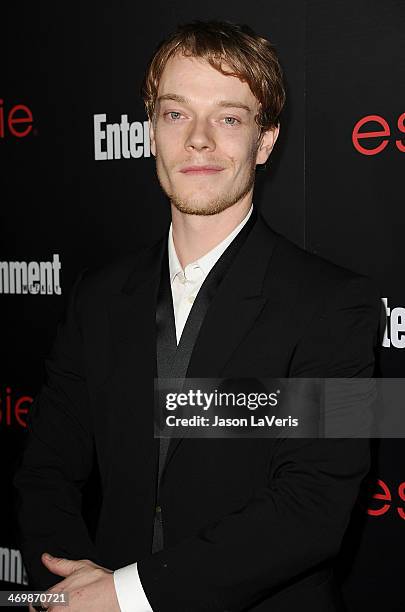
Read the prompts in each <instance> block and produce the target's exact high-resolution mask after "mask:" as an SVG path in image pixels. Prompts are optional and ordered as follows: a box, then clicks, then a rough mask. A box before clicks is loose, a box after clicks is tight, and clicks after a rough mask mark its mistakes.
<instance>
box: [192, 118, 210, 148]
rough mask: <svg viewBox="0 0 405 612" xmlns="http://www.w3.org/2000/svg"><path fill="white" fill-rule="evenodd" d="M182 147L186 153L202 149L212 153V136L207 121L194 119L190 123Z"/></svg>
mask: <svg viewBox="0 0 405 612" xmlns="http://www.w3.org/2000/svg"><path fill="white" fill-rule="evenodd" d="M184 146H185V149H186V150H187V151H192V150H195V151H201V150H204V149H207V150H209V151H213V150H214V149H215V140H214V135H213V133H212V127H211V126H210V125H209V123H208V121H206V120H204V119H199V120H198V119H195V120H194V121H193V122H192V124H191V125H190V128H189V131H188V133H187V136H186V141H185V144H184Z"/></svg>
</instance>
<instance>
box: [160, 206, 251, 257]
mask: <svg viewBox="0 0 405 612" xmlns="http://www.w3.org/2000/svg"><path fill="white" fill-rule="evenodd" d="M251 204H252V199H251V197H250V198H249V199H246V200H245V199H244V200H241V201H240V202H237V203H236V204H234V205H233V206H230V207H229V208H227V209H226V210H223V211H222V212H220V213H218V214H216V215H188V214H185V213H182V212H180V211H179V210H178V209H177V208H176V207H175V206H173V204H172V205H171V208H172V231H173V242H174V247H175V249H176V253H177V257H178V259H179V262H180V264H181V266H182V268H183V269H184V268H185V267H186V266H187V265H188V264H189V263H191V262H193V261H195V260H196V259H199V258H200V257H203V255H205V254H206V253H208V252H209V251H211V249H213V248H214V247H216V246H217V244H219V243H220V242H222V240H225V238H226V237H227V236H229V234H230V233H231V232H232V231H233V230H234V229H235V227H237V226H238V225H239V223H241V221H242V220H243V219H244V218H245V217H246V215H247V213H248V212H249V209H250V207H251Z"/></svg>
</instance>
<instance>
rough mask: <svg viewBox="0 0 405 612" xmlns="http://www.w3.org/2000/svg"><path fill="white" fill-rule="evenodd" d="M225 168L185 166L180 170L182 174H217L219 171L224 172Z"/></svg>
mask: <svg viewBox="0 0 405 612" xmlns="http://www.w3.org/2000/svg"><path fill="white" fill-rule="evenodd" d="M222 170H224V168H222V167H221V166H213V165H206V166H185V167H184V168H182V169H181V170H180V172H181V173H182V174H217V173H218V172H222Z"/></svg>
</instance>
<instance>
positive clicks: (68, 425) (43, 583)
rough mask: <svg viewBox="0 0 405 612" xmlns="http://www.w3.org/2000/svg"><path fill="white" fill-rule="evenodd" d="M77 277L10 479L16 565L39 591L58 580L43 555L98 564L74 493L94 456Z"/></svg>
mask: <svg viewBox="0 0 405 612" xmlns="http://www.w3.org/2000/svg"><path fill="white" fill-rule="evenodd" d="M82 276H83V272H82V273H81V274H80V275H79V276H78V278H77V280H76V282H75V283H74V286H73V289H72V291H71V294H70V298H69V303H68V307H67V309H66V312H65V316H64V319H63V320H62V322H61V323H60V324H59V326H58V331H57V336H56V340H55V342H54V345H53V348H52V350H51V352H50V354H49V356H48V358H47V360H46V361H45V366H46V382H45V384H44V385H43V386H42V388H41V390H40V392H39V394H38V395H37V397H36V398H35V401H34V403H33V405H32V407H31V411H30V414H29V419H28V433H27V438H26V442H25V447H24V452H23V454H22V457H21V460H20V463H19V465H18V467H17V471H16V473H15V475H14V481H13V484H14V487H15V507H16V512H17V521H18V528H19V534H18V538H19V540H20V542H19V544H20V547H21V552H22V557H23V562H24V565H25V567H26V570H27V574H28V579H29V583H30V586H31V587H32V588H36V589H43V590H46V589H47V588H49V587H50V586H52V585H54V584H56V583H57V582H60V580H61V578H60V576H56V575H55V574H53V573H51V572H50V571H49V570H48V569H46V568H45V566H44V565H43V564H42V562H41V558H40V557H41V554H42V553H43V552H45V551H47V552H49V553H51V554H53V555H55V556H58V557H65V558H69V559H91V560H93V561H94V562H96V563H97V553H96V549H95V546H94V544H93V542H92V540H91V538H90V536H89V533H88V530H87V527H86V524H85V522H84V520H83V517H82V514H81V498H82V494H81V489H82V486H83V485H84V483H85V482H86V480H87V479H88V477H89V474H90V472H91V468H92V463H93V451H94V442H93V426H92V421H91V416H90V412H89V403H88V395H87V390H86V381H85V372H84V366H83V360H82V347H81V334H80V329H79V326H78V324H77V317H76V300H77V292H78V287H79V285H80V282H81V278H82Z"/></svg>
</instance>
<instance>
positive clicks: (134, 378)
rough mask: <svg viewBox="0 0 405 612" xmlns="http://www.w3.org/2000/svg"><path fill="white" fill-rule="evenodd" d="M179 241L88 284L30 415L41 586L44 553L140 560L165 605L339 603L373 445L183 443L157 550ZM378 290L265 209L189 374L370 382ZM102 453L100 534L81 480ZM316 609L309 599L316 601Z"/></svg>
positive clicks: (35, 566) (26, 467)
mask: <svg viewBox="0 0 405 612" xmlns="http://www.w3.org/2000/svg"><path fill="white" fill-rule="evenodd" d="M166 240H167V234H166V235H165V236H163V238H162V239H161V240H160V241H158V242H157V243H156V244H154V245H153V246H151V247H150V248H147V249H144V250H142V251H141V252H139V253H138V254H137V255H136V256H134V255H131V256H128V257H126V258H123V259H120V260H119V261H117V262H115V263H113V264H111V265H110V266H108V267H104V268H103V269H100V270H96V271H85V272H84V273H82V274H81V275H80V276H79V277H78V279H77V281H76V282H75V284H74V287H73V289H72V291H71V294H70V299H69V304H68V307H67V310H66V315H65V318H64V320H63V321H62V322H61V324H60V326H59V328H58V334H57V338H56V341H55V344H54V347H53V349H52V352H51V354H50V355H49V357H48V359H47V361H46V369H47V381H46V384H44V386H43V387H42V389H41V391H40V393H39V395H38V396H37V398H36V400H35V402H34V404H33V407H32V410H31V414H30V421H29V436H28V441H27V445H26V448H25V452H24V455H23V457H22V460H21V464H20V466H19V468H18V471H17V473H16V476H15V479H14V484H15V487H16V490H17V511H18V517H19V523H20V533H21V542H20V545H21V549H22V554H23V560H24V563H25V566H26V568H27V571H28V575H29V578H30V582H31V585H32V586H33V587H35V588H48V587H49V586H50V585H53V584H55V583H56V582H59V581H60V577H57V576H54V575H53V574H51V573H50V572H48V570H46V569H45V568H44V567H43V566H42V564H41V561H40V554H41V553H42V552H43V551H45V550H46V551H49V552H50V553H52V554H54V555H56V556H61V557H65V558H70V559H85V558H87V559H91V560H93V561H95V562H97V563H99V564H101V565H103V566H106V567H108V568H110V569H117V568H119V567H122V566H124V565H127V564H129V563H133V562H135V561H137V562H138V570H139V574H140V578H141V581H142V584H143V587H144V589H145V592H146V595H147V597H148V599H149V601H150V603H151V605H152V608H153V610H154V611H155V612H192V611H197V612H198V611H201V612H202V611H204V612H205V611H208V610H210V611H213V612H219V611H221V612H225V611H228V612H230V611H232V612H237V611H242V610H243V611H245V610H246V611H247V610H249V611H250V610H252V611H253V610H254V611H256V612H259V611H266V612H282V611H285V612H287V611H290V610H295V609H303V608H305V609H307V607H308V609H312V610H313V611H318V610H319V611H322V612H325V611H327V610H340V609H343V608H342V607H341V606H342V603H341V600H340V595H339V591H338V589H337V587H336V585H335V583H334V578H333V575H332V570H331V567H332V561H333V558H334V557H335V556H336V554H337V553H338V551H339V548H340V545H341V541H342V537H343V535H344V532H345V530H346V527H347V524H348V521H349V518H350V514H351V510H352V507H353V505H354V503H355V500H356V497H357V495H358V489H359V485H360V482H361V480H362V479H363V477H364V476H365V475H366V474H367V472H368V469H369V444H368V441H367V440H365V439H329V440H328V439H323V440H321V439H211V440H208V439H187V438H185V439H182V440H176V441H175V443H174V444H171V445H170V448H169V453H168V457H167V461H166V465H165V469H164V473H163V476H162V481H161V485H160V493H159V500H158V501H159V504H160V506H161V507H162V511H163V516H164V521H163V522H164V539H165V547H164V549H163V550H161V551H160V552H157V553H155V554H151V544H152V531H153V521H154V515H155V506H156V503H157V500H156V478H157V460H158V440H157V439H154V435H153V410H152V404H153V378H154V375H155V374H156V324H155V311H156V296H157V289H158V283H159V276H160V258H161V254H162V249H163V248H164V245H165V241H166ZM379 315H380V299H379V292H378V291H377V290H376V289H375V287H374V286H373V284H372V282H371V281H370V280H369V279H367V278H366V277H363V276H359V275H356V274H354V273H352V272H349V271H348V270H345V269H343V268H340V267H338V266H335V265H333V264H331V263H328V262H326V261H324V260H323V259H321V258H318V257H315V256H314V255H311V254H309V253H307V252H305V251H303V250H301V249H299V248H298V247H296V246H295V245H293V244H292V243H291V242H289V241H288V240H286V239H285V238H283V237H282V236H280V235H278V234H277V233H275V232H274V231H273V230H272V229H271V228H270V227H269V226H268V225H267V223H266V221H265V220H264V218H263V217H262V216H261V215H260V214H259V216H258V219H257V221H256V223H255V225H254V227H253V229H252V230H251V232H250V234H249V236H248V238H247V239H246V241H245V242H244V244H243V246H242V247H241V249H240V250H239V252H238V253H237V255H236V257H235V259H234V261H233V263H232V265H231V267H230V268H229V269H228V271H227V273H226V276H225V277H224V278H223V280H222V282H221V284H220V286H219V288H218V290H217V292H216V294H215V296H214V298H213V300H212V302H211V304H210V306H209V309H208V311H207V314H206V316H205V319H204V321H203V324H202V326H201V329H200V333H199V335H198V338H197V341H196V343H195V346H194V350H193V352H192V356H191V360H190V363H189V367H188V372H187V376H188V377H232V378H235V377H251V376H253V377H256V376H259V377H308V378H309V377H355V376H360V377H364V376H367V377H368V376H372V375H373V369H374V351H375V347H376V343H377V328H378V323H379ZM93 452H94V453H95V456H96V458H97V462H98V466H99V471H100V476H101V483H102V491H103V500H102V506H101V510H100V517H99V522H98V527H97V533H96V538H95V541H94V542H93V541H92V539H91V538H90V536H89V532H88V529H87V527H86V524H85V522H84V520H83V517H82V514H81V488H82V486H83V484H84V483H85V482H86V479H88V476H89V474H90V472H91V469H92V463H93ZM309 607H311V608H309Z"/></svg>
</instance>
